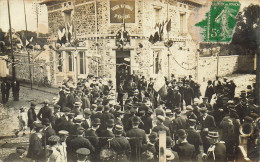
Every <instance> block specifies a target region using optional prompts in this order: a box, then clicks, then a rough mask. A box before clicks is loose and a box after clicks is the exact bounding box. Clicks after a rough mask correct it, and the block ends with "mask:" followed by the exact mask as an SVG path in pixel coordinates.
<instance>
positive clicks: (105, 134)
mask: <svg viewBox="0 0 260 162" xmlns="http://www.w3.org/2000/svg"><path fill="white" fill-rule="evenodd" d="M114 125H115V121H114V119H108V120H107V121H106V129H105V130H100V132H99V133H98V135H99V137H101V138H100V142H99V146H100V148H103V147H104V146H106V145H107V144H108V139H112V138H113V137H115V135H114V132H113V128H114Z"/></svg>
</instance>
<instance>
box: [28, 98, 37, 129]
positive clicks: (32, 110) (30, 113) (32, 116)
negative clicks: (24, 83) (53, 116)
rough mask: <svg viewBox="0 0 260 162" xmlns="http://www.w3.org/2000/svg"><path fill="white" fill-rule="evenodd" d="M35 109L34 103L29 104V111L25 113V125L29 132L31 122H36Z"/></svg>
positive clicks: (31, 126)
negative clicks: (26, 119) (26, 120)
mask: <svg viewBox="0 0 260 162" xmlns="http://www.w3.org/2000/svg"><path fill="white" fill-rule="evenodd" d="M35 107H36V103H35V102H31V106H30V108H29V110H28V111H27V117H28V122H27V125H28V127H29V128H30V132H31V131H32V129H33V122H34V121H36V120H37V116H36V113H35Z"/></svg>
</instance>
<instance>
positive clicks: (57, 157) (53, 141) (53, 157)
mask: <svg viewBox="0 0 260 162" xmlns="http://www.w3.org/2000/svg"><path fill="white" fill-rule="evenodd" d="M59 141H60V137H59V136H57V135H52V136H50V137H49V138H48V142H49V146H48V148H47V152H49V154H50V155H49V156H47V161H61V160H62V154H61V152H60V150H59V148H58V147H59V145H58V143H59Z"/></svg>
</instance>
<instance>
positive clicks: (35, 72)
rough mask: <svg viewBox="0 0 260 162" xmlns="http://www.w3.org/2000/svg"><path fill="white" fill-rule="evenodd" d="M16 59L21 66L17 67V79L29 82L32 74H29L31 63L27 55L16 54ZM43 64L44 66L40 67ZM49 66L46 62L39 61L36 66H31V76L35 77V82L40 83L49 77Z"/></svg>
mask: <svg viewBox="0 0 260 162" xmlns="http://www.w3.org/2000/svg"><path fill="white" fill-rule="evenodd" d="M15 59H18V60H20V62H21V64H17V65H16V66H15V72H16V78H17V79H18V80H21V81H25V82H29V81H30V73H29V63H28V55H27V54H23V53H20V54H16V55H15ZM40 64H42V65H43V66H40ZM47 68H48V67H47V65H46V64H45V61H44V60H37V61H36V62H35V65H34V66H31V74H32V77H33V82H34V83H38V82H39V81H41V80H42V79H43V78H44V77H48V74H47Z"/></svg>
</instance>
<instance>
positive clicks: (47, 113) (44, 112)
mask: <svg viewBox="0 0 260 162" xmlns="http://www.w3.org/2000/svg"><path fill="white" fill-rule="evenodd" d="M51 116H52V110H51V109H50V108H49V100H44V102H43V107H42V108H41V109H40V111H39V113H38V114H37V118H38V119H39V120H40V121H42V120H43V119H44V118H48V119H50V118H51Z"/></svg>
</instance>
